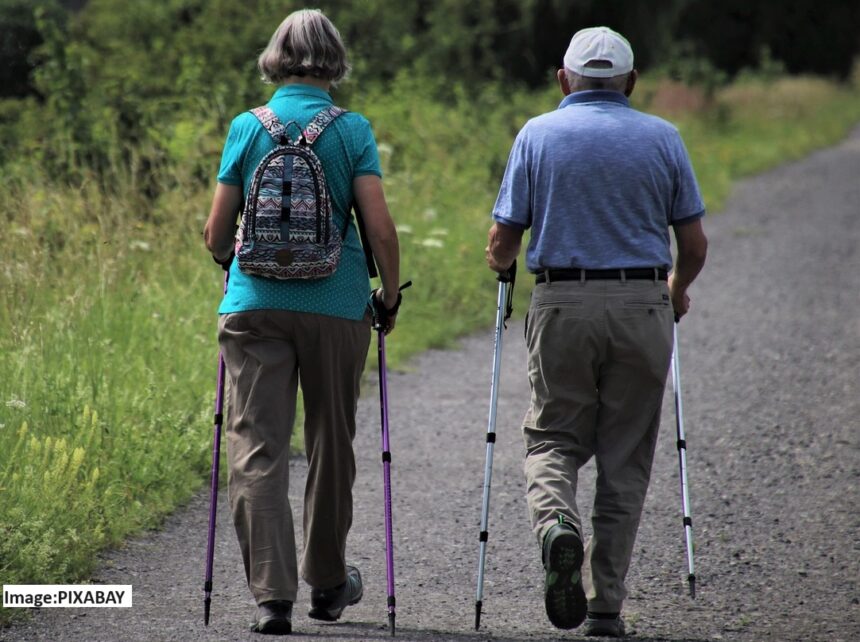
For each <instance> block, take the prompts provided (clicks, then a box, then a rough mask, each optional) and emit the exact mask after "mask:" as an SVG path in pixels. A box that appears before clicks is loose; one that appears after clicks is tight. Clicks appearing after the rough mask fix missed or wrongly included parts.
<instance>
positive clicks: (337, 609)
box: [308, 566, 364, 622]
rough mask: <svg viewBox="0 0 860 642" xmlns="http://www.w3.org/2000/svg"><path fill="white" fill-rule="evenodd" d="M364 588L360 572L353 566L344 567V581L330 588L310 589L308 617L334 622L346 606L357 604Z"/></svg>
mask: <svg viewBox="0 0 860 642" xmlns="http://www.w3.org/2000/svg"><path fill="white" fill-rule="evenodd" d="M363 594H364V588H363V587H362V584H361V573H359V572H358V569H357V568H355V567H354V566H347V567H346V582H344V583H343V584H341V585H340V586H335V587H334V588H330V589H311V610H310V611H308V617H311V618H313V619H315V620H324V621H326V622H334V621H335V620H337V619H338V618H339V617H340V615H341V613H343V610H344V609H345V608H346V607H347V606H351V605H353V604H358V602H359V601H360V600H361V596H362V595H363Z"/></svg>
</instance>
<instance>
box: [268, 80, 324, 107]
mask: <svg viewBox="0 0 860 642" xmlns="http://www.w3.org/2000/svg"><path fill="white" fill-rule="evenodd" d="M293 96H310V97H312V98H321V99H322V100H325V101H328V102H332V99H331V95H329V93H328V92H327V91H325V90H323V89H320V88H319V87H314V86H313V85H302V84H301V83H298V84H290V85H282V86H281V87H278V88H277V89H276V90H275V93H274V94H273V95H272V100H275V99H276V98H289V97H293Z"/></svg>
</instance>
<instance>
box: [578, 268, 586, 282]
mask: <svg viewBox="0 0 860 642" xmlns="http://www.w3.org/2000/svg"><path fill="white" fill-rule="evenodd" d="M579 284H580V285H585V270H584V269H583V268H579Z"/></svg>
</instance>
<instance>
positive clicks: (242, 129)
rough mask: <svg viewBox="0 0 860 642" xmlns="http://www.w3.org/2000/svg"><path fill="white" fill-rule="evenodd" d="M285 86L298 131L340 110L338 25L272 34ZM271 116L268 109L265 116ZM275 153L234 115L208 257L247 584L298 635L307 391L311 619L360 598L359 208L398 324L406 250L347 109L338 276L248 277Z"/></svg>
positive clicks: (366, 294) (366, 290) (336, 613)
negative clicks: (238, 235) (249, 211)
mask: <svg viewBox="0 0 860 642" xmlns="http://www.w3.org/2000/svg"><path fill="white" fill-rule="evenodd" d="M258 65H259V69H260V72H261V73H262V76H263V80H264V81H266V82H269V83H273V84H276V85H278V88H277V89H276V90H275V92H274V95H273V96H272V99H271V100H270V101H269V103H268V105H267V106H268V108H269V109H271V112H273V113H274V115H275V116H276V117H277V119H278V121H280V122H281V123H283V124H285V125H286V124H288V123H291V122H295V124H296V125H297V126H298V127H293V126H290V125H287V130H288V133H290V132H291V130H293V129H294V130H295V132H292V134H293V135H294V134H295V133H298V131H300V130H303V129H304V128H305V127H307V125H308V124H309V123H310V122H311V121H312V120H313V119H314V117H315V116H316V115H317V114H319V113H321V112H323V111H324V110H327V109H330V108H331V107H332V99H331V96H330V95H329V91H330V89H331V88H332V87H333V86H334V85H336V83H337V82H338V81H340V80H342V79H343V78H344V77H345V76H346V74H347V73H348V71H349V63H348V62H347V57H346V49H345V47H344V44H343V42H342V40H341V37H340V34H339V33H338V31H337V29H336V28H335V27H334V25H333V24H332V23H331V22H330V21H329V20H328V18H326V17H325V16H324V15H323V14H322V13H320V12H319V11H308V10H305V11H297V12H295V13H292V14H290V15H289V16H288V17H287V18H286V19H285V20H284V21H283V22H282V23H281V25H280V26H279V27H278V28H277V30H276V31H275V33H274V34H273V35H272V38H271V40H270V41H269V44H268V47H267V48H266V49H265V51H263V53H262V54H261V55H260V58H259V61H258ZM267 113H268V112H267ZM275 147H276V142H275V140H274V139H273V138H272V136H270V133H269V132H268V131H267V129H266V128H265V126H264V124H263V123H262V122H261V120H259V119H258V117H257V116H255V114H254V113H251V112H245V113H243V114H240V115H239V116H237V117H236V118H235V119H234V120H233V122H232V124H231V126H230V131H229V134H228V136H227V142H226V144H225V146H224V151H223V155H222V160H221V168H220V171H219V172H218V183H217V187H216V189H215V195H214V199H213V203H212V210H211V213H210V214H209V219H208V221H207V223H206V228H205V230H204V237H205V240H206V247H207V248H208V249H209V251H210V252H211V253H212V255H213V258H214V259H215V261H216V262H218V263H220V264H221V265H222V267H224V269H226V270H228V271H229V287H228V289H227V292H226V294H225V296H224V299H223V300H222V302H221V305H220V308H219V310H218V312H219V314H220V321H219V335H218V338H219V343H220V346H221V351H222V354H223V356H224V360H225V363H226V366H227V376H228V380H229V384H230V386H229V390H230V394H229V401H228V403H229V418H228V425H227V447H228V460H229V496H230V506H231V510H232V514H233V521H234V524H235V527H236V534H237V535H238V539H239V545H240V547H241V550H242V557H243V560H244V563H245V574H246V576H247V580H248V586H249V587H250V589H251V592H252V593H253V595H254V598H255V600H256V602H257V607H258V608H257V616H256V621H255V622H254V624H253V625H252V630H254V631H257V632H260V633H289V632H290V631H291V627H292V624H291V620H292V605H293V602H294V601H295V599H296V593H297V589H298V577H297V576H298V569H297V566H296V546H295V535H294V531H293V517H292V511H291V508H290V503H289V499H288V495H287V487H288V477H289V459H290V449H289V444H290V434H291V432H292V427H293V422H294V420H295V413H296V394H297V388H298V386H299V384H301V387H302V395H303V399H304V408H305V425H304V435H305V449H306V452H307V459H308V476H307V484H306V487H305V495H304V496H305V506H304V551H303V555H302V559H301V575H302V578H303V579H304V580H305V581H306V582H307V583H308V584H309V585H310V586H311V609H310V612H309V613H308V615H309V616H310V617H312V618H315V619H320V620H337V619H338V618H339V617H340V616H341V613H342V612H343V610H344V608H345V607H346V606H348V605H350V604H355V603H356V602H358V601H359V600H360V599H361V596H362V583H361V575H360V574H359V572H358V569H356V568H354V567H352V566H347V565H346V560H345V553H346V538H347V534H348V532H349V528H350V525H351V523H352V484H353V480H354V478H355V459H354V456H353V449H352V440H353V437H354V436H355V411H356V404H357V399H358V393H359V379H360V376H361V373H362V370H363V368H364V362H365V358H366V356H367V350H368V345H369V342H370V330H371V328H370V315H369V311H368V310H369V306H368V302H369V301H370V297H371V292H370V282H369V278H368V272H367V267H366V263H365V257H364V253H363V251H362V246H361V242H360V240H359V237H358V235H357V233H356V228H355V226H354V224H353V222H352V219H351V214H350V208H351V205H352V203H353V202H355V203H357V204H358V206H359V209H360V211H361V217H362V220H363V222H364V226H365V228H366V233H367V239H368V241H369V244H370V246H371V249H372V251H373V254H374V256H375V258H376V262H377V264H378V266H379V272H380V277H381V280H382V287H381V288H380V289H379V290H377V291H376V292H375V296H376V300H375V301H374V305H375V306H376V307H377V308H381V307H384V308H385V310H387V311H388V314H387V315H386V316H387V322H386V330H387V331H389V332H390V331H391V330H392V329H393V327H394V321H395V316H396V312H397V304H398V302H399V298H398V288H397V283H398V277H399V275H398V270H399V249H398V242H397V235H396V232H395V229H394V224H393V222H392V220H391V216H390V214H389V212H388V206H387V205H386V201H385V195H384V193H383V190H382V182H381V178H380V177H381V171H380V165H379V157H378V153H377V148H376V141H375V140H374V137H373V132H372V131H371V128H370V124H369V123H368V121H367V120H366V119H365V118H364V117H363V116H361V115H359V114H357V113H353V112H346V113H344V114H342V115H340V116H339V117H337V118H335V119H334V120H333V121H332V122H330V123H329V124H328V125H327V126H326V127H325V129H324V130H323V131H322V133H321V134H320V135H319V137H318V138H316V140H315V141H314V142H313V144H312V149H313V152H314V153H315V154H316V155H317V156H318V158H319V160H320V163H321V165H322V169H323V170H324V174H325V179H326V182H327V185H328V191H329V197H330V202H331V208H332V221H333V224H334V225H336V226H337V229H338V230H341V231H342V232H343V245H342V251H341V256H340V259H339V261H338V262H337V267H336V269H335V270H334V272H333V273H331V274H330V275H329V276H325V277H322V278H316V279H289V278H286V279H282V278H270V277H266V276H260V275H257V274H251V273H247V270H246V271H243V269H242V266H241V265H239V261H237V260H236V259H235V258H234V257H233V250H234V233H235V229H236V221H237V215H238V213H239V211H240V209H241V208H242V205H243V203H244V202H245V199H246V198H247V197H248V195H249V188H250V186H251V182H252V180H251V179H252V177H253V176H254V172H255V168H256V167H257V165H258V164H259V163H260V161H261V159H263V158H264V157H265V156H266V155H267V153H268V152H270V151H271V150H273V149H274V148H275Z"/></svg>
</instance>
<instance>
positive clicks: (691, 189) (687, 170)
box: [669, 132, 705, 225]
mask: <svg viewBox="0 0 860 642" xmlns="http://www.w3.org/2000/svg"><path fill="white" fill-rule="evenodd" d="M675 158H676V167H675V186H674V190H673V194H672V212H671V215H670V217H669V222H670V223H671V224H672V225H674V224H676V223H686V222H690V221H693V220H695V219H697V218H700V217H702V216H704V214H705V203H704V202H703V201H702V194H701V191H700V190H699V184H698V182H697V181H696V174H695V172H694V171H693V164H692V163H691V162H690V156H689V154H688V153H687V148H686V147H685V146H684V141H682V140H681V135H680V134H678V133H677V132H676V137H675Z"/></svg>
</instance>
